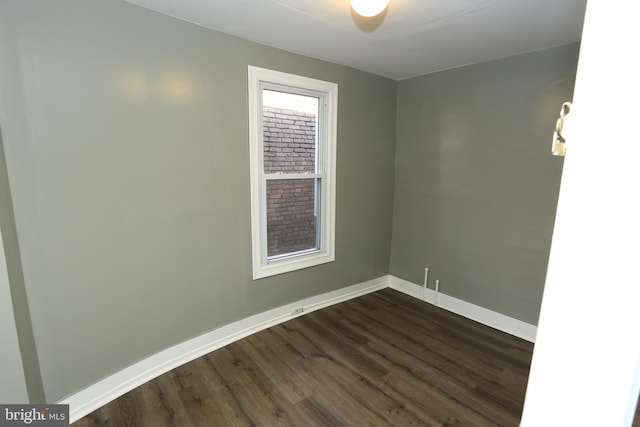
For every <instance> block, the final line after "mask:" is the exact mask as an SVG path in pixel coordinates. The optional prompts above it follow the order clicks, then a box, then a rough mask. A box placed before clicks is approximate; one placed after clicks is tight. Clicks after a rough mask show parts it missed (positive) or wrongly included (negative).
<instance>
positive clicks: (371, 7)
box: [351, 0, 389, 17]
mask: <svg viewBox="0 0 640 427" xmlns="http://www.w3.org/2000/svg"><path fill="white" fill-rule="evenodd" d="M388 5H389V0H351V7H352V8H353V10H355V11H356V13H357V14H358V15H362V16H365V17H371V16H376V15H379V14H380V13H381V12H382V11H383V10H385V9H386V7H387V6H388Z"/></svg>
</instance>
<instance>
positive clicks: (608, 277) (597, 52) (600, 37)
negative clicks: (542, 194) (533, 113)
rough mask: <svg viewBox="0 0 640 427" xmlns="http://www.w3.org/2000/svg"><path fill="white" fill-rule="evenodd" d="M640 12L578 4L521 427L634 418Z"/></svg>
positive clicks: (619, 422)
mask: <svg viewBox="0 0 640 427" xmlns="http://www.w3.org/2000/svg"><path fill="white" fill-rule="evenodd" d="M639 11H640V7H639V6H638V2H636V1H631V0H608V1H605V0H590V1H589V3H588V5H587V12H586V18H585V25H584V32H583V38H582V45H581V52H580V60H579V64H578V75H577V78H576V88H575V94H574V99H573V106H572V108H571V113H570V114H569V116H568V117H567V120H566V122H565V126H564V130H565V132H564V135H565V137H566V140H567V154H566V158H565V162H564V170H563V176H562V184H561V189H560V198H559V201H558V212H557V215H556V224H555V230H554V235H553V242H552V245H551V255H550V261H549V268H548V272H547V280H546V284H545V291H544V297H543V301H542V308H541V314H540V321H539V325H538V335H537V337H536V344H535V348H534V352H533V361H532V366H531V373H530V377H529V385H528V388H527V396H526V400H525V407H524V413H523V418H522V422H521V426H523V427H540V426H544V427H552V426H562V427H570V426H579V427H586V426H597V427H603V426H606V427H617V426H629V425H631V422H632V420H633V416H634V410H635V406H636V402H637V400H638V390H639V388H640V269H639V267H640V131H638V123H640V108H639V107H638V105H639V104H638V102H639V100H640V85H639V81H640V65H639V64H640V53H639V52H640V46H639V45H640V25H638V24H639V23H638V19H639V17H640V13H638V12H639ZM559 109H560V106H558V110H559ZM549 144H551V141H549Z"/></svg>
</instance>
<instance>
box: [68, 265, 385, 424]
mask: <svg viewBox="0 0 640 427" xmlns="http://www.w3.org/2000/svg"><path fill="white" fill-rule="evenodd" d="M388 286H389V281H388V276H383V277H379V278H377V279H373V280H369V281H367V282H363V283H359V284H357V285H353V286H349V287H346V288H342V289H338V290H336V291H333V292H328V293H325V294H322V295H317V296H314V297H311V298H307V299H304V300H301V301H297V302H295V303H292V304H288V305H285V306H282V307H279V308H275V309H273V310H269V311H265V312H263V313H259V314H256V315H254V316H250V317H247V318H245V319H242V320H239V321H237V322H234V323H231V324H229V325H226V326H223V327H221V328H218V329H215V330H213V331H211V332H207V333H205V334H203V335H200V336H198V337H196V338H193V339H190V340H189V341H185V342H183V343H180V344H178V345H175V346H173V347H170V348H168V349H166V350H163V351H161V352H159V353H156V354H154V355H152V356H150V357H148V358H146V359H144V360H141V361H140V362H137V363H135V364H133V365H131V366H129V367H127V368H125V369H123V370H121V371H119V372H116V373H115V374H113V375H111V376H109V377H107V378H105V379H103V380H101V381H99V382H97V383H95V384H93V385H91V386H89V387H87V388H85V389H83V390H81V391H79V392H77V393H75V394H73V395H71V396H68V397H66V398H64V399H62V400H61V401H59V402H57V403H62V404H68V405H69V418H70V423H74V422H76V421H77V420H79V419H80V418H82V417H84V416H86V415H88V414H90V413H91V412H93V411H95V410H96V409H98V408H100V407H102V406H104V405H106V404H107V403H109V402H111V401H112V400H114V399H117V398H118V397H120V396H122V395H124V394H125V393H127V392H129V391H131V390H133V389H134V388H136V387H138V386H140V385H142V384H144V383H146V382H147V381H150V380H152V379H154V378H156V377H158V376H160V375H162V374H164V373H166V372H168V371H170V370H172V369H174V368H177V367H178V366H180V365H183V364H185V363H187V362H190V361H192V360H194V359H197V358H198V357H201V356H204V355H205V354H207V353H210V352H212V351H214V350H217V349H219V348H221V347H224V346H225V345H227V344H230V343H232V342H235V341H238V340H240V339H242V338H244V337H247V336H249V335H251V334H254V333H256V332H259V331H262V330H264V329H267V328H269V327H271V326H274V325H277V324H279V323H282V322H285V321H287V320H290V319H292V318H294V317H298V316H302V315H304V314H306V313H310V312H312V311H315V310H319V309H321V308H324V307H328V306H330V305H333V304H337V303H340V302H342V301H347V300H350V299H352V298H356V297H359V296H362V295H365V294H368V293H371V292H375V291H378V290H380V289H384V288H387V287H388ZM299 307H302V309H303V310H302V312H301V313H298V314H295V315H292V314H291V310H293V309H294V308H299Z"/></svg>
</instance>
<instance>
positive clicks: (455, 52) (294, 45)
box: [127, 0, 586, 80]
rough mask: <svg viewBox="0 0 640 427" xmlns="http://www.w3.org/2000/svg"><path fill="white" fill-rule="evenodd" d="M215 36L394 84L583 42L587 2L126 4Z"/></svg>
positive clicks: (147, 0)
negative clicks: (355, 6)
mask: <svg viewBox="0 0 640 427" xmlns="http://www.w3.org/2000/svg"><path fill="white" fill-rule="evenodd" d="M127 1H129V2H130V3H133V4H137V5H139V6H143V7H146V8H149V9H153V10H156V11H158V12H161V13H164V14H167V15H171V16H174V17H177V18H180V19H184V20H186V21H189V22H193V23H196V24H199V25H202V26H205V27H208V28H211V29H214V30H217V31H221V32H224V33H228V34H232V35H235V36H238V37H242V38H244V39H248V40H252V41H255V42H259V43H262V44H265V45H268V46H273V47H277V48H281V49H285V50H288V51H291V52H295V53H300V54H303V55H307V56H311V57H314V58H319V59H323V60H328V61H331V62H335V63H338V64H344V65H348V66H351V67H354V68H358V69H360V70H365V71H369V72H371V73H374V74H378V75H381V76H385V77H390V78H393V79H396V80H401V79H405V78H408V77H413V76H417V75H422V74H427V73H431V72H434V71H439V70H445V69H448V68H454V67H458V66H461V65H467V64H473V63H478V62H483V61H487V60H491V59H498V58H504V57H507V56H512V55H516V54H520V53H525V52H532V51H536V50H540V49H545V48H549V47H553V46H560V45H564V44H568V43H572V42H575V41H578V40H580V35H581V32H582V22H583V17H584V9H585V5H586V0H390V4H389V7H388V8H387V9H386V10H385V12H383V14H381V15H380V16H378V17H374V18H361V17H359V16H357V15H356V14H355V12H353V11H352V10H351V7H350V6H349V1H348V0H127Z"/></svg>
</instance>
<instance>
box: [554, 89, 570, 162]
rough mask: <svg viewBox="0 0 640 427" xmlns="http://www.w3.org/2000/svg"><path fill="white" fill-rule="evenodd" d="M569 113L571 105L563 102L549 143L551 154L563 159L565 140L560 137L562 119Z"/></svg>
mask: <svg viewBox="0 0 640 427" xmlns="http://www.w3.org/2000/svg"><path fill="white" fill-rule="evenodd" d="M570 111H571V103H570V102H565V103H563V104H562V108H560V117H559V118H558V120H556V130H555V132H553V141H552V142H551V154H553V155H554V156H558V157H564V155H565V153H566V151H567V146H566V145H565V139H564V137H563V136H562V127H563V126H564V118H565V117H566V116H567V115H568V114H569V112H570Z"/></svg>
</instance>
